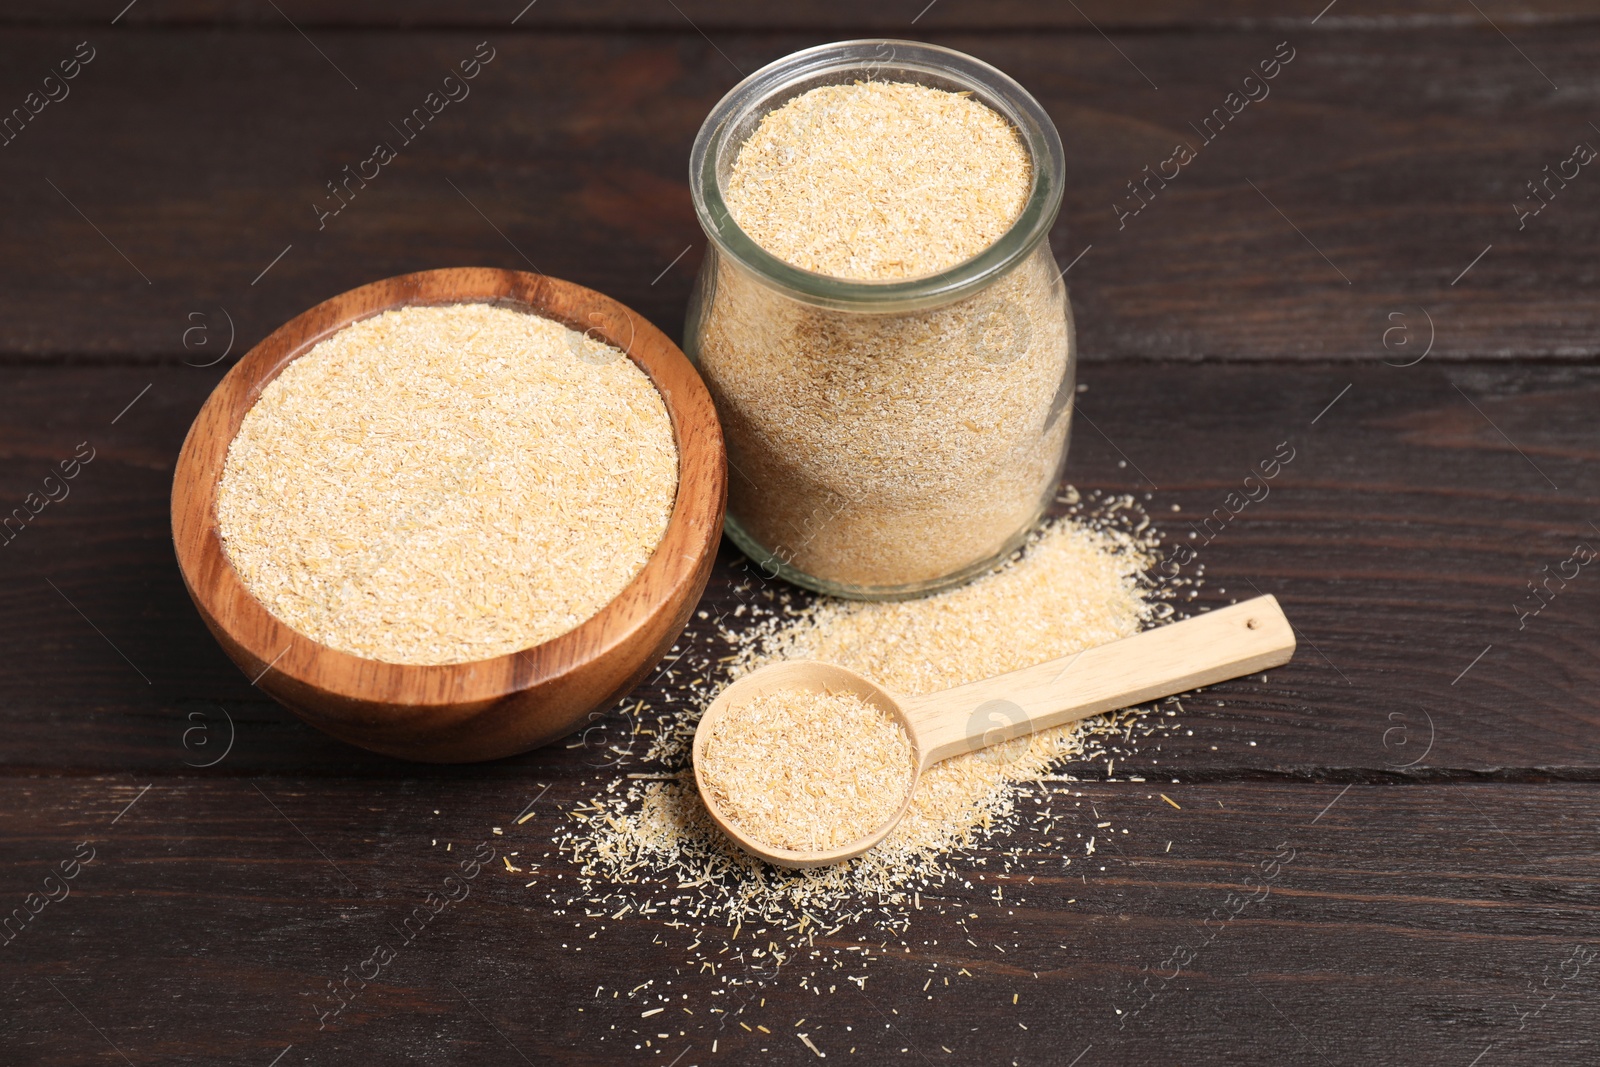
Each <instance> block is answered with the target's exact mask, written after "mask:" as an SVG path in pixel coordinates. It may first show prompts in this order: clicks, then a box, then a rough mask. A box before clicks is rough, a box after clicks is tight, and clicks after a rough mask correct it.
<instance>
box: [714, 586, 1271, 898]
mask: <svg viewBox="0 0 1600 1067" xmlns="http://www.w3.org/2000/svg"><path fill="white" fill-rule="evenodd" d="M1294 647H1295V640H1294V629H1293V628H1292V627H1291V626H1290V625H1289V620H1288V619H1287V618H1285V617H1284V614H1283V609H1282V608H1280V607H1279V606H1278V601H1277V600H1276V599H1275V598H1273V597H1270V596H1263V597H1257V598H1256V599H1254V600H1247V601H1245V602H1244V603H1242V604H1235V605H1233V606H1232V607H1227V608H1223V609H1221V610H1219V611H1212V612H1207V613H1206V614H1204V615H1197V616H1195V617H1194V618H1192V619H1185V620H1183V621H1182V622H1176V623H1173V624H1172V625H1170V626H1161V627H1157V628H1156V629H1153V630H1146V631H1144V632H1143V633H1140V634H1135V635H1134V636H1133V637H1125V638H1123V639H1122V640H1120V641H1113V642H1111V643H1110V644H1107V645H1100V646H1098V647H1096V648H1090V649H1085V650H1084V651H1082V652H1079V653H1078V654H1076V655H1073V656H1063V657H1062V658H1060V659H1053V660H1048V661H1046V662H1044V663H1038V664H1035V665H1034V666H1032V667H1024V668H1022V669H1021V670H1019V671H1012V672H1011V673H1009V674H1002V675H1000V676H999V677H996V678H986V679H984V680H982V681H978V682H970V683H968V684H967V685H961V686H957V687H956V688H954V689H946V690H944V691H943V692H939V693H930V694H928V695H927V696H921V697H901V696H896V695H894V694H892V693H890V692H889V691H888V690H886V689H884V688H882V687H881V686H879V685H877V684H876V683H874V682H873V681H871V680H870V679H867V678H863V677H862V676H861V675H859V674H857V673H855V672H854V671H852V670H849V669H847V668H844V667H840V666H836V665H835V664H831V663H818V662H814V661H811V660H789V661H786V662H783V663H774V664H771V665H770V666H766V667H763V668H761V669H760V670H758V671H753V672H751V673H750V674H748V675H746V676H745V677H743V678H741V679H739V680H738V681H737V682H735V683H733V684H732V685H730V686H729V687H728V688H727V689H725V690H723V691H722V694H721V695H720V696H718V697H717V699H716V700H714V701H712V703H711V706H710V707H709V708H707V709H706V713H705V715H704V716H703V717H702V718H701V719H700V725H699V727H697V728H696V730H695V734H694V777H695V784H696V785H697V786H698V787H699V789H700V799H701V800H703V801H704V802H705V805H706V810H707V811H709V812H710V813H711V818H712V819H713V820H714V821H715V822H716V824H717V825H718V826H720V827H721V828H722V829H723V831H724V832H725V833H726V834H727V835H728V836H729V837H731V838H733V840H734V841H735V842H737V843H738V845H739V846H740V847H741V848H743V849H744V850H745V851H746V852H749V853H751V854H752V855H755V856H758V857H760V858H761V859H764V860H766V861H767V862H768V863H773V864H776V865H778V866H780V867H820V866H822V865H824V864H828V863H838V862H840V861H841V860H847V859H852V858H854V857H856V856H859V855H861V854H862V853H863V852H865V851H867V850H868V849H870V848H872V846H874V845H876V844H877V843H878V842H879V841H882V840H883V838H884V836H885V835H887V834H888V833H889V831H890V830H892V829H894V826H895V824H896V823H898V822H899V821H900V819H901V817H902V816H904V815H905V813H906V812H907V811H908V810H909V809H910V807H911V798H912V795H913V794H914V793H915V792H916V787H917V779H918V778H920V777H921V775H922V772H923V771H926V770H927V769H928V768H929V767H931V766H933V765H934V764H935V763H938V762H939V761H941V760H946V759H949V758H950V757H951V756H959V755H961V754H962V753H964V752H973V751H976V750H977V749H980V748H987V747H988V746H990V745H996V744H999V743H1000V742H1002V741H1009V740H1010V739H1011V738H1013V737H1021V736H1022V735H1024V734H1031V733H1034V732H1035V731H1038V730H1048V729H1050V728H1051V727H1053V726H1060V725H1062V724H1063V723H1068V722H1072V721H1073V720H1075V719H1083V718H1087V717H1088V716H1090V715H1098V714H1100V713H1101V712H1106V711H1115V710H1117V709H1118V708H1125V707H1129V706H1131V705H1134V704H1142V703H1144V702H1145V701H1149V700H1157V699H1159V698H1161V697H1166V696H1171V695H1172V694H1174V693H1182V692H1184V691H1185V690H1189V689H1195V688H1198V687H1200V686H1204V685H1212V684H1214V683H1216V682H1221V681H1226V680H1227V679H1229V678H1237V677H1239V676H1241V675H1245V674H1254V673H1255V672H1256V671H1262V670H1266V669H1267V668H1269V667H1278V666H1282V665H1283V664H1285V663H1288V662H1289V659H1290V657H1292V656H1293V655H1294ZM795 689H800V690H806V691H809V692H829V693H854V694H856V695H857V696H859V697H860V698H861V699H863V700H865V701H867V702H868V703H870V704H873V705H876V706H877V707H879V708H881V709H883V710H884V711H886V712H888V713H889V714H890V715H892V716H894V718H895V719H896V720H897V721H898V722H899V723H900V725H901V726H902V727H903V728H904V729H905V731H906V733H907V735H908V736H909V737H910V738H911V746H912V760H913V761H914V763H915V770H914V774H913V776H912V780H911V788H910V789H909V790H907V791H906V798H905V801H904V802H903V803H902V804H901V805H900V809H899V810H898V811H896V812H895V813H894V815H893V816H891V817H890V818H889V819H888V820H887V821H885V822H884V824H883V825H882V826H880V827H878V828H877V829H876V830H874V831H872V832H871V833H870V834H868V835H866V836H865V837H863V838H861V839H859V840H857V841H853V842H851V843H850V844H848V845H845V846H844V847H842V848H836V849H831V850H828V851H826V852H797V851H794V850H791V849H786V848H777V847H774V846H772V845H768V844H764V843H762V842H761V841H757V840H755V839H754V838H752V837H750V836H748V835H746V834H745V833H744V832H743V831H741V830H740V828H739V825H738V823H736V822H735V821H734V820H733V819H732V818H730V817H729V815H728V813H727V812H726V811H724V810H722V808H721V807H720V806H719V805H718V803H717V800H716V797H715V796H714V795H713V794H712V791H711V790H710V789H709V788H707V785H706V780H705V776H704V774H703V773H702V771H701V768H702V765H703V763H704V759H703V756H704V748H705V744H706V741H707V739H708V738H709V737H710V736H711V731H710V729H708V727H709V726H710V725H711V724H712V723H714V722H715V721H716V720H717V718H718V717H719V716H721V715H723V714H725V713H726V712H727V711H728V709H729V708H731V707H735V706H738V705H743V704H747V703H749V702H750V701H752V700H755V699H757V698H758V697H761V696H763V695H765V694H766V693H770V692H774V691H777V690H795Z"/></svg>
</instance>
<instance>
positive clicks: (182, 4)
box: [0, 0, 1594, 37]
mask: <svg viewBox="0 0 1600 1067" xmlns="http://www.w3.org/2000/svg"><path fill="white" fill-rule="evenodd" d="M277 6H278V8H280V9H281V10H273V8H272V7H271V6H270V5H255V4H237V3H228V2H224V0H167V2H162V0H140V2H139V3H136V4H129V5H127V7H126V8H125V9H124V7H123V5H122V4H119V3H110V4H106V3H92V2H89V0H65V2H63V3H59V4H48V5H47V4H33V5H29V6H27V7H21V6H19V5H13V6H11V7H8V8H7V9H6V10H5V12H4V14H3V15H0V24H5V23H10V24H12V25H26V26H37V25H85V26H93V25H105V24H106V23H108V22H110V21H111V20H112V19H116V23H117V25H119V26H125V27H157V26H164V27H171V26H196V25H204V26H216V25H223V26H259V27H263V28H271V29H283V30H289V28H290V21H289V20H291V19H292V20H293V25H294V26H298V27H302V28H317V27H322V28H327V29H344V28H350V27H383V28H396V29H410V30H416V29H448V28H462V27H484V28H498V29H505V28H507V27H509V26H512V25H514V26H515V27H516V28H517V29H520V30H526V31H536V30H539V29H544V28H550V27H561V28H572V27H589V28H615V29H628V30H638V29H644V28H649V29H666V30H681V29H682V28H684V27H685V26H690V25H693V26H698V27H700V28H701V29H702V30H705V31H706V32H716V31H722V32H729V31H739V30H750V29H791V28H792V29H806V30H831V31H837V32H836V35H837V36H840V37H849V36H857V35H865V31H873V32H875V33H877V34H880V35H888V36H894V37H911V36H915V35H916V34H917V33H919V32H920V33H929V32H934V31H937V30H950V29H961V30H967V31H983V30H1014V29H1019V28H1039V29H1051V30H1057V29H1067V30H1078V31H1086V32H1090V33H1093V32H1094V29H1093V28H1092V27H1091V25H1090V23H1091V22H1092V23H1093V26H1097V27H1099V28H1100V29H1106V30H1120V29H1149V28H1174V27H1238V26H1244V27H1252V26H1260V25H1263V24H1276V25H1282V26H1304V25H1308V24H1311V23H1313V22H1315V23H1316V24H1318V25H1321V26H1325V27H1338V26H1341V25H1358V26H1359V25H1371V24H1373V23H1374V22H1380V21H1381V22H1385V23H1388V24H1390V25H1397V24H1398V25H1409V26H1416V25H1422V24H1428V25H1456V26H1459V25H1482V24H1483V23H1484V22H1485V20H1486V18H1492V19H1493V20H1494V21H1495V22H1496V23H1497V24H1499V25H1504V26H1509V27H1516V26H1524V25H1528V24H1530V23H1539V22H1553V21H1562V22H1578V21H1592V20H1593V17H1594V11H1593V9H1592V7H1590V6H1589V5H1586V4H1584V3H1581V2H1580V0H1533V2H1528V3H1518V4H1515V5H1513V4H1508V3H1505V2H1503V0H1502V2H1500V3H1486V4H1483V5H1480V6H1481V7H1482V8H1483V12H1484V13H1483V14H1479V13H1477V12H1473V11H1471V10H1470V9H1468V10H1463V9H1462V6H1461V5H1459V4H1452V3H1450V2H1449V0H1417V2H1411V3H1397V2H1395V0H1339V2H1338V3H1336V4H1329V3H1327V0H1320V2H1313V3H1307V4H1303V5H1297V6H1296V7H1294V8H1292V9H1288V10H1286V9H1285V8H1284V6H1283V5H1282V4H1274V3H1270V2H1268V0H1212V2H1209V3H1202V2H1200V0H1154V2H1149V3H1141V4H1121V3H1117V2H1115V0H1083V2H1082V3H1079V4H1077V5H1071V4H1048V3H1041V2H1039V0H994V2H990V3H984V4H981V5H980V4H957V3H950V2H949V0H938V2H934V3H929V2H928V0H893V2H891V3H884V4H873V5H862V4H855V3H847V2H845V0H794V2H792V3H785V4H750V3H740V2H738V0H678V2H677V3H674V4H655V3H647V2H642V0H587V2H579V0H539V2H537V3H528V2H527V0H496V2H495V3H490V4H472V5H453V6H441V5H439V4H429V3H426V2H425V0H398V2H394V3H380V2H377V0H334V2H329V3H318V4H311V3H306V2H299V3H285V4H279V5H277ZM674 8H676V10H674ZM1074 8H1076V9H1074Z"/></svg>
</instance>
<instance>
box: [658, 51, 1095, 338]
mask: <svg viewBox="0 0 1600 1067" xmlns="http://www.w3.org/2000/svg"><path fill="white" fill-rule="evenodd" d="M863 71H864V72H867V75H868V76H867V78H866V79H865V80H871V76H872V74H875V73H879V72H892V74H893V76H894V78H895V80H903V81H917V80H918V79H917V75H924V76H927V77H928V78H929V79H930V80H932V81H936V82H940V83H944V84H946V85H950V86H959V88H960V90H963V91H970V92H972V93H973V95H974V96H975V97H977V98H978V99H979V100H980V101H981V102H982V103H984V104H986V105H988V106H989V107H991V108H993V109H994V110H995V111H997V112H999V113H1000V114H1001V115H1002V116H1004V117H1005V118H1006V119H1007V120H1008V121H1009V122H1010V123H1011V124H1012V126H1013V127H1015V129H1016V130H1017V133H1018V135H1019V136H1020V137H1021V138H1022V142H1023V145H1024V146H1025V147H1026V148H1027V150H1028V154H1029V157H1030V160H1031V162H1032V169H1033V186H1032V188H1031V189H1030V190H1029V193H1028V198H1027V200H1026V202H1025V203H1024V204H1023V208H1022V211H1021V213H1020V214H1019V215H1018V216H1017V218H1016V220H1015V221H1014V222H1013V223H1012V224H1011V227H1010V228H1009V229H1008V230H1007V231H1006V232H1005V233H1004V234H1002V235H1001V236H1000V237H999V238H998V239H997V240H996V241H995V242H994V243H993V244H991V245H989V247H987V248H985V249H984V250H983V251H981V252H979V253H978V254H977V255H975V256H973V257H972V258H971V259H967V260H963V261H962V262H960V263H957V264H956V265H955V266H953V267H949V268H947V269H945V270H942V271H939V272H937V273H934V274H928V275H923V276H921V277H918V278H911V279H907V280H897V281H868V280H864V279H855V278H838V277H834V276H833V275H828V274H819V273H817V272H815V271H809V270H805V269H804V268H802V267H796V266H794V265H793V264H790V263H786V262H784V261H783V260H781V259H779V258H778V257H776V256H774V255H773V254H772V253H770V252H768V251H767V250H766V249H764V248H762V247H761V246H760V245H758V244H757V243H756V242H755V240H754V239H753V238H752V237H750V235H749V234H747V233H745V231H744V230H743V229H741V228H740V226H739V224H738V223H736V222H735V221H734V220H733V216H732V214H731V213H730V212H729V210H728V206H727V203H726V202H725V201H724V199H723V196H722V185H721V181H720V180H719V174H718V171H719V167H720V163H721V161H722V159H723V157H724V155H725V153H726V152H727V151H728V150H729V149H730V147H731V148H732V149H735V150H736V149H737V148H738V147H739V145H732V146H730V145H729V143H728V142H729V140H730V138H731V137H732V136H734V135H735V133H736V132H738V131H739V130H740V129H741V128H744V127H745V124H746V122H747V120H749V119H751V118H752V117H753V116H755V115H756V113H757V112H759V113H760V114H761V115H765V114H766V113H767V112H769V111H771V110H774V109H775V108H776V107H779V106H782V105H783V104H784V103H787V102H788V101H789V100H790V99H793V98H794V97H795V96H798V95H799V94H800V93H801V92H803V91H805V90H806V89H809V88H813V87H815V86H817V85H822V84H838V81H837V80H834V81H831V82H830V81H829V79H838V77H839V76H840V75H848V74H851V73H857V72H863ZM940 87H943V86H942V85H941V86H940ZM740 143H741V144H742V143H743V142H742V141H741V142H740ZM1065 165H1066V164H1065V152H1064V151H1063V149H1062V146H1061V135H1060V133H1059V132H1057V130H1056V127H1055V124H1054V123H1053V122H1051V121H1050V116H1049V114H1047V113H1046V112H1045V110H1044V108H1043V107H1042V106H1041V105H1040V104H1039V102H1038V101H1037V100H1035V99H1034V97H1033V96H1032V94H1030V93H1029V92H1028V91H1027V90H1026V89H1024V88H1023V87H1022V86H1021V85H1020V84H1018V83H1017V82H1016V80H1015V79H1013V78H1012V77H1011V76H1010V75H1008V74H1006V73H1004V72H1003V71H1001V70H999V69H997V68H995V67H993V66H990V65H989V64H988V63H985V62H983V61H982V60H981V59H977V58H974V57H973V56H969V55H967V54H966V53H964V52H958V51H956V50H955V49H953V48H945V47H943V46H941V45H935V44H927V43H925V42H921V41H903V40H894V39H890V38H881V39H878V38H868V39H861V40H853V41H836V42H834V43H831V44H823V45H817V46H815V47H812V48H806V49H803V50H801V51H799V52H795V53H792V54H790V55H787V56H784V57H783V58H782V59H779V60H775V61H774V62H772V63H769V64H767V65H766V66H765V67H762V68H761V69H760V70H758V71H756V72H755V73H754V74H751V75H750V76H749V77H747V78H745V79H744V80H743V81H741V82H740V83H739V84H738V85H735V86H734V87H733V88H732V89H730V90H729V91H728V93H727V95H725V96H724V97H723V98H722V99H721V100H720V101H718V102H717V104H716V106H715V107H713V108H712V109H711V113H710V114H708V115H707V116H706V120H705V122H704V123H702V124H701V126H700V132H699V134H698V135H697V136H696V137H695V141H694V148H693V150H692V151H691V153H690V156H689V189H690V193H691V195H692V197H693V199H694V208H695V214H696V216H698V218H699V220H700V226H701V228H702V229H703V230H705V233H706V237H707V238H708V239H709V240H710V241H711V242H712V243H713V244H714V245H715V246H716V247H717V249H718V250H719V251H720V252H721V253H722V254H724V255H726V256H728V257H729V258H731V259H733V260H735V261H736V262H738V263H740V264H741V265H743V266H744V267H745V268H746V269H748V270H749V271H750V272H751V273H752V274H753V275H754V276H755V277H756V278H758V279H759V280H760V281H762V282H763V283H765V284H767V285H769V286H771V287H773V288H776V289H778V290H780V291H782V292H784V293H786V294H788V295H790V296H792V297H794V298H795V299H798V300H801V301H803V302H805V303H808V304H814V305H817V306H821V307H828V308H833V309H837V310H845V311H872V312H887V311H905V310H913V309H917V308H927V307H934V306H938V305H941V304H947V303H950V302H952V301H955V300H959V299H961V298H963V297H966V296H970V295H971V294H973V293H975V292H977V291H978V290H980V289H983V288H985V287H986V286H988V285H990V284H992V283H993V282H995V281H997V280H998V279H999V278H1001V277H1003V276H1004V275H1005V274H1006V273H1008V272H1009V271H1010V270H1011V269H1012V268H1013V267H1014V266H1016V265H1017V264H1018V263H1020V262H1021V261H1022V260H1023V259H1025V258H1027V257H1028V256H1029V255H1030V254H1031V253H1032V252H1033V250H1034V249H1035V248H1036V247H1037V246H1038V243H1039V242H1040V241H1041V240H1044V239H1045V238H1046V237H1047V236H1048V235H1049V232H1050V228H1051V227H1052V226H1053V225H1054V224H1055V221H1056V216H1057V215H1058V214H1059V212H1060V210H1061V194H1062V189H1063V185H1064V180H1063V171H1064V169H1065Z"/></svg>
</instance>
